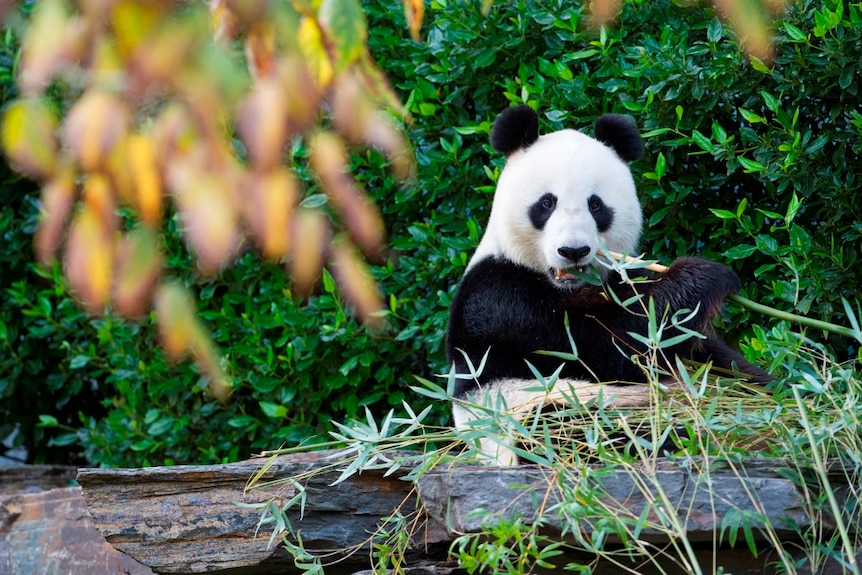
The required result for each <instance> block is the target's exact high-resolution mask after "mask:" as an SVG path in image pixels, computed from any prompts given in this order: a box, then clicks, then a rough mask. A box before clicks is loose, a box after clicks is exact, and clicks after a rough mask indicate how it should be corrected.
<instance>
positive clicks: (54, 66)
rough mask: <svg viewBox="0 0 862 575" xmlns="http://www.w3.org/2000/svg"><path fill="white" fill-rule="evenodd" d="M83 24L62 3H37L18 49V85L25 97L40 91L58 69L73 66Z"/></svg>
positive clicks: (51, 0)
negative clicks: (19, 63) (19, 50)
mask: <svg viewBox="0 0 862 575" xmlns="http://www.w3.org/2000/svg"><path fill="white" fill-rule="evenodd" d="M86 33H87V29H86V25H85V23H84V21H83V20H81V19H80V18H74V17H72V16H71V15H70V14H69V13H68V12H67V10H66V5H65V2H63V1H62V0H40V2H39V3H38V4H36V7H35V10H34V14H33V19H32V21H31V23H30V25H29V26H28V27H27V33H26V36H25V37H24V41H23V43H22V47H21V67H20V70H21V75H20V78H19V83H20V86H21V90H22V91H23V92H24V93H25V94H32V93H34V92H36V91H39V90H42V89H44V88H45V86H47V85H48V83H49V82H50V81H51V78H53V76H54V74H56V73H57V71H58V70H60V69H62V68H64V67H65V66H67V65H69V64H73V63H75V62H77V61H78V60H79V58H80V57H81V56H82V55H83V53H84V49H85V47H86V40H87V38H86Z"/></svg>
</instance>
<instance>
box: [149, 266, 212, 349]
mask: <svg viewBox="0 0 862 575" xmlns="http://www.w3.org/2000/svg"><path fill="white" fill-rule="evenodd" d="M154 305H155V310H156V320H157V324H156V325H157V326H158V331H159V338H160V339H161V342H162V347H163V349H164V350H165V352H166V353H167V356H168V358H169V359H170V360H171V361H181V360H182V359H183V358H184V357H186V355H187V354H188V353H189V352H190V351H191V350H192V346H193V344H194V341H195V339H196V337H197V332H199V331H200V330H201V327H200V326H199V325H198V318H197V312H196V311H195V302H194V299H193V298H192V295H191V293H189V291H188V289H186V288H185V287H184V286H182V285H180V284H179V283H177V282H170V283H163V284H160V285H159V286H158V288H157V289H156V295H155V297H154Z"/></svg>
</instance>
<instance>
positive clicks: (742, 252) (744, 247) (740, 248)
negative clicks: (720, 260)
mask: <svg viewBox="0 0 862 575" xmlns="http://www.w3.org/2000/svg"><path fill="white" fill-rule="evenodd" d="M756 251H757V248H756V247H755V246H752V245H750V244H740V245H737V246H733V247H732V248H730V249H729V250H727V251H726V252H724V253H723V254H721V255H723V256H724V257H726V258H727V259H729V260H742V259H745V258H747V257H748V256H750V255H751V254H753V253H754V252H756Z"/></svg>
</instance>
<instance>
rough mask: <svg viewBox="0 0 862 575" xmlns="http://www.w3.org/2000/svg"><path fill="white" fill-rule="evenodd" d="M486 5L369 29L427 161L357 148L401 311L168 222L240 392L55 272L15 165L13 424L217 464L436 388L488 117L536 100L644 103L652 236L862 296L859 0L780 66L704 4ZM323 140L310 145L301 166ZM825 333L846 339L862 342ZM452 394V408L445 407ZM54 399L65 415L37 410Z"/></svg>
mask: <svg viewBox="0 0 862 575" xmlns="http://www.w3.org/2000/svg"><path fill="white" fill-rule="evenodd" d="M481 4H482V3H481V2H467V3H464V2H444V1H441V0H435V1H432V2H431V3H430V4H428V8H429V9H428V11H427V13H426V24H425V26H424V28H423V37H424V42H422V43H415V42H413V41H411V40H410V39H409V38H408V37H407V33H406V31H405V28H404V24H403V14H402V13H401V11H402V4H401V3H400V2H394V1H391V2H386V3H378V2H373V3H372V2H368V3H366V10H367V13H368V16H369V29H370V40H369V43H370V48H371V51H372V54H373V55H374V57H375V58H376V59H377V61H378V63H379V64H380V65H381V66H382V67H383V69H384V70H385V71H386V73H387V74H388V75H389V78H390V81H391V82H392V84H393V86H394V87H395V88H396V91H397V92H398V93H399V94H400V95H401V97H402V99H403V101H405V102H406V104H407V107H408V109H409V111H410V112H411V114H412V115H413V121H412V123H411V124H410V125H409V134H410V138H411V141H412V142H413V145H414V147H415V150H416V155H417V159H418V163H419V174H418V178H417V180H416V182H415V183H414V184H412V185H409V186H406V187H399V186H397V185H396V184H395V182H393V180H392V178H391V177H390V176H389V175H388V174H387V172H386V170H385V166H384V160H383V158H382V156H380V154H378V153H376V152H373V151H369V152H364V153H358V154H356V155H355V156H354V158H353V164H354V170H355V173H357V174H358V177H359V179H360V180H361V181H362V182H363V184H364V185H365V186H366V187H367V188H368V189H369V190H370V191H371V192H372V193H373V195H374V197H375V198H376V199H377V201H378V203H379V205H380V206H381V208H382V210H383V213H384V217H385V221H386V225H387V229H388V233H389V237H390V245H391V246H392V248H393V253H392V257H391V258H390V261H389V263H388V264H387V265H386V266H384V267H380V268H377V269H375V275H376V276H377V279H378V280H379V282H380V286H381V289H382V290H383V292H384V294H385V297H386V298H387V302H388V303H389V306H390V312H391V314H390V317H389V326H388V328H387V329H386V330H385V331H384V332H383V333H380V334H372V333H369V332H367V331H365V330H363V329H361V328H359V327H358V326H357V325H356V322H355V321H354V320H353V319H352V318H351V316H350V314H349V310H345V309H344V307H343V303H342V302H341V300H340V299H339V298H338V297H337V294H336V293H335V290H334V288H333V282H332V281H331V278H329V277H327V276H325V277H324V278H323V280H322V282H321V285H320V290H319V292H318V293H317V295H315V296H313V297H311V298H309V299H308V301H306V302H301V301H299V300H298V299H297V298H296V297H295V296H294V295H293V294H292V293H291V292H290V284H289V282H288V281H287V280H286V278H285V275H284V273H283V271H282V269H280V268H278V267H276V266H272V265H269V264H264V263H262V262H260V261H259V260H258V259H257V258H255V257H253V256H252V255H251V254H249V255H246V256H244V257H243V258H241V259H240V260H239V261H238V262H237V265H236V266H235V267H234V268H232V269H230V270H228V271H227V272H225V273H224V274H223V275H222V276H221V277H220V278H218V279H217V280H214V281H203V280H199V279H196V278H195V276H194V274H193V272H191V271H190V270H192V269H193V264H192V263H191V261H190V259H189V257H188V255H187V253H186V251H185V249H184V248H183V246H182V243H181V242H180V241H179V239H178V238H177V237H176V235H175V234H173V235H170V236H169V237H168V238H167V246H168V251H169V253H170V256H169V259H170V263H169V266H170V268H171V270H172V273H173V274H174V275H176V276H178V277H183V278H189V279H188V281H189V283H190V285H191V286H192V287H193V290H194V292H195V293H196V294H197V295H198V298H199V307H200V312H201V314H202V316H203V317H204V318H205V320H206V323H207V325H208V326H209V327H210V328H211V329H212V330H213V331H214V334H215V338H216V341H217V343H218V345H219V346H220V349H221V350H222V352H223V353H224V354H225V357H226V361H227V362H228V364H229V369H230V371H231V373H232V374H233V375H234V377H235V379H236V382H237V383H238V384H239V389H238V391H237V393H236V394H235V396H234V400H233V401H232V403H230V404H229V405H228V406H227V407H221V406H218V405H217V404H215V403H213V402H212V401H210V400H209V399H208V398H207V397H206V395H205V394H204V393H203V385H202V384H201V383H200V382H198V381H197V377H198V376H197V375H196V374H195V372H194V370H193V369H192V368H191V367H190V366H188V365H180V366H172V365H169V364H168V363H166V361H165V359H164V358H163V356H162V354H161V353H160V352H159V351H158V348H157V344H156V342H155V337H154V329H153V326H152V324H151V323H150V322H149V321H146V322H144V323H143V324H142V325H133V324H126V323H122V322H120V321H119V320H116V319H112V318H107V319H100V320H92V319H88V318H86V317H85V316H84V315H83V314H82V313H81V312H80V311H79V310H77V308H75V307H74V306H73V305H72V304H71V303H70V302H69V300H68V299H66V297H65V294H64V291H63V288H62V284H59V283H57V282H56V281H55V280H56V277H57V275H58V272H57V271H56V270H55V271H54V272H53V273H48V274H45V273H39V272H37V271H36V270H35V268H34V267H33V266H32V265H31V264H30V263H29V262H30V261H31V259H32V256H31V250H30V234H31V233H32V229H33V226H34V222H35V214H36V204H35V198H36V192H35V191H34V190H33V189H32V187H31V186H29V185H28V184H24V183H21V182H17V181H15V180H14V179H12V178H11V177H10V176H9V175H8V174H7V173H5V172H4V174H3V186H2V188H0V200H2V202H3V205H4V206H11V207H12V210H9V209H7V210H6V211H4V212H3V214H2V215H0V236H2V238H3V240H4V241H5V243H6V247H5V249H4V251H3V252H2V253H0V263H2V270H3V271H2V276H0V398H2V399H0V417H2V421H3V425H2V427H0V435H3V434H4V433H5V432H7V431H8V430H9V426H10V425H14V424H16V423H17V424H20V434H19V440H20V441H22V442H24V443H25V444H26V445H27V447H28V448H29V449H30V453H31V456H32V457H33V458H34V459H35V460H40V461H63V460H64V459H66V458H68V457H70V456H72V457H75V456H77V457H81V458H83V459H84V460H86V461H87V462H89V463H90V464H101V465H147V464H162V463H184V462H201V463H208V462H217V461H227V460H235V459H238V458H242V457H245V456H247V455H248V454H249V453H250V452H252V451H254V450H259V449H265V448H273V447H278V446H279V445H282V444H294V443H296V442H298V441H301V440H304V439H307V438H309V437H312V436H314V435H319V434H322V433H324V432H325V431H326V430H327V429H329V428H330V420H331V419H333V418H335V419H343V418H345V417H352V416H356V415H360V416H361V414H362V412H363V410H364V407H365V406H368V407H369V408H370V409H372V410H374V411H377V412H380V411H382V410H384V409H388V408H389V407H390V406H394V407H397V406H399V405H400V402H401V400H402V399H405V398H408V399H409V400H410V401H411V402H415V403H417V404H419V403H421V401H420V400H419V399H417V398H416V397H412V396H410V394H409V393H408V391H407V385H408V384H409V383H410V382H411V381H412V375H414V374H415V375H420V376H423V377H432V376H433V374H434V373H435V372H440V371H442V370H443V369H445V365H444V362H445V359H444V353H443V345H442V344H443V338H444V333H445V326H446V316H447V310H448V304H449V301H450V300H451V297H452V294H453V291H454V288H455V286H456V284H457V281H458V279H459V277H460V275H461V273H462V272H463V268H464V266H465V264H466V262H467V260H468V259H469V256H470V254H471V252H472V250H473V248H474V246H475V245H476V243H477V241H478V238H479V237H480V236H481V229H482V226H483V225H484V223H485V218H486V217H487V214H488V210H489V207H490V202H491V194H492V192H493V180H494V177H495V176H496V174H497V173H498V170H499V168H500V166H501V165H502V158H500V157H499V156H498V155H496V154H493V153H491V151H490V149H489V147H488V145H487V136H488V132H489V130H490V125H491V121H492V120H493V118H494V117H495V115H496V114H497V113H499V111H500V110H502V109H503V108H504V107H506V106H508V105H510V104H511V103H515V102H522V101H527V102H529V103H530V104H532V105H535V106H536V108H537V109H538V110H539V112H540V115H541V117H542V123H543V126H542V128H543V130H545V131H548V130H553V129H558V128H562V127H574V128H578V129H584V130H586V131H588V132H589V131H591V125H592V122H593V121H594V119H595V118H596V117H597V116H598V115H600V114H602V113H604V112H624V113H629V114H632V115H633V116H634V117H635V119H636V121H637V123H638V125H639V126H640V127H641V129H642V130H643V132H644V133H645V134H646V135H647V138H646V147H647V154H646V156H645V158H644V159H643V160H641V161H639V162H637V163H636V164H635V166H634V169H635V171H636V173H637V174H636V177H637V180H638V182H639V183H640V186H639V187H640V193H641V198H642V203H643V204H644V209H645V214H646V222H647V226H646V231H645V234H644V237H643V241H642V249H643V250H644V251H645V252H646V253H647V254H649V255H650V256H651V257H655V258H659V259H661V260H663V261H670V260H671V259H673V258H674V257H677V256H680V255H683V254H695V253H699V254H701V255H703V256H705V257H708V258H712V259H716V260H720V261H724V262H726V263H728V264H729V265H731V266H733V267H734V269H736V271H737V272H738V273H739V274H740V276H741V277H742V279H743V284H744V295H746V296H748V297H750V298H752V299H754V300H757V301H761V302H763V303H766V304H769V305H774V306H776V307H779V308H782V309H786V310H788V311H794V310H795V311H799V312H804V313H807V314H810V315H812V316H815V317H820V318H823V319H828V320H831V321H835V322H839V323H841V322H844V321H845V318H843V317H842V313H843V308H842V304H841V297H842V296H843V297H847V298H850V299H855V298H856V297H857V295H856V292H857V289H858V286H859V285H860V279H862V277H860V272H859V270H858V268H857V259H858V246H859V236H860V231H862V223H860V222H862V194H858V193H857V192H858V189H859V188H860V183H859V178H860V172H859V169H858V166H859V162H860V155H862V115H860V110H862V106H860V103H859V94H858V91H857V90H858V88H857V86H858V83H859V79H858V77H857V76H858V72H857V68H858V64H859V62H860V58H862V55H860V54H862V52H860V50H862V38H860V35H862V21H860V15H859V13H860V9H859V4H858V3H857V4H853V5H848V6H847V7H845V8H844V9H843V10H842V3H840V2H831V1H826V2H822V3H821V2H804V1H803V2H797V3H795V4H794V5H793V6H792V8H791V11H790V12H789V13H788V15H787V16H786V18H785V19H784V20H783V22H782V23H780V24H779V26H778V28H777V30H776V32H777V35H778V42H779V43H778V45H777V56H776V59H775V65H774V67H773V68H771V69H768V68H766V67H764V66H763V65H760V64H756V63H755V64H752V63H750V62H749V61H748V60H747V59H746V58H745V57H744V56H743V55H741V54H740V52H739V50H738V48H737V46H736V45H735V43H734V42H733V41H732V35H731V33H730V32H729V31H728V30H727V29H726V28H725V27H723V26H722V24H721V23H720V22H719V20H718V19H716V18H715V17H714V16H713V15H712V14H711V13H710V12H709V11H708V10H706V9H703V8H694V7H680V6H677V5H675V4H674V3H671V2H647V1H645V0H641V1H630V2H627V3H626V4H625V7H624V11H623V13H622V14H621V15H620V18H619V23H618V25H617V26H616V27H614V28H612V29H608V30H606V31H604V32H601V33H600V32H598V31H593V30H589V29H587V28H586V27H585V26H584V17H583V16H582V14H581V10H580V8H578V7H575V6H573V5H571V3H563V4H561V5H560V6H561V7H559V8H548V7H545V6H544V5H542V4H539V3H534V2H518V3H507V2H498V3H494V5H493V7H492V9H491V12H490V14H489V15H488V16H487V17H485V16H483V15H482V14H481ZM7 38H8V37H7ZM5 49H6V53H5V57H6V59H3V60H0V67H1V66H6V68H5V71H6V72H7V73H8V69H9V67H11V64H12V60H11V59H10V58H8V56H9V53H10V45H9V44H8V42H7V46H6V48H5ZM4 82H5V84H4V86H5V87H4V89H5V90H8V89H9V80H8V76H7V77H6V78H5V79H4ZM303 156H304V150H303V149H302V148H301V147H300V148H299V149H298V150H297V154H296V161H297V167H298V168H299V170H298V171H299V172H300V173H302V160H303ZM309 186H311V189H310V193H311V194H312V197H310V198H309V200H308V201H312V202H313V201H316V199H317V198H318V196H314V195H313V194H314V193H315V192H316V190H315V189H314V187H313V184H312V183H311V182H309ZM724 319H725V321H724V325H723V326H722V329H723V331H724V332H725V333H727V334H728V336H729V338H731V339H734V338H742V340H743V342H750V343H749V345H745V346H744V347H745V348H746V352H747V353H748V354H750V355H751V356H752V357H755V358H756V357H757V356H758V354H759V353H765V355H766V359H768V357H769V353H768V350H765V351H764V350H762V348H763V347H764V344H763V342H762V341H760V340H758V339H752V338H753V337H754V333H755V332H754V329H753V326H754V325H755V324H757V323H761V322H762V323H763V324H764V325H771V323H770V320H769V319H768V318H763V317H759V316H752V314H751V313H750V312H748V311H746V310H743V309H738V308H733V307H730V308H729V309H728V310H727V313H726V314H725V318H724ZM809 335H810V336H812V337H815V338H817V339H819V340H821V341H824V342H825V343H826V345H827V346H829V347H830V348H831V350H832V351H833V352H834V353H835V354H836V355H837V356H838V358H839V359H842V360H843V359H848V358H855V357H856V355H857V353H858V350H857V349H856V347H854V346H853V345H851V342H848V341H845V340H843V339H840V338H837V337H835V336H830V337H828V338H827V337H825V336H824V334H819V333H810V334H809ZM438 413H439V419H440V421H441V422H443V421H445V420H446V418H447V415H446V406H439V411H438ZM40 414H44V415H48V416H52V417H55V418H56V419H57V425H56V426H53V427H48V428H39V427H37V426H35V425H34V424H35V421H37V418H38V415H40ZM45 421H46V422H47V423H49V424H53V421H52V420H51V419H50V418H49V419H46V420H45Z"/></svg>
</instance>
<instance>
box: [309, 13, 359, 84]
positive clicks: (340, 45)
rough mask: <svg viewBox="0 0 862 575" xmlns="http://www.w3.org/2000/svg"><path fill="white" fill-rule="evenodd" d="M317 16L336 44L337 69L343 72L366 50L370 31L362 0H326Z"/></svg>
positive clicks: (334, 44)
mask: <svg viewBox="0 0 862 575" xmlns="http://www.w3.org/2000/svg"><path fill="white" fill-rule="evenodd" d="M317 18H318V21H319V22H320V26H321V28H322V29H323V30H324V31H325V32H326V34H327V36H328V38H327V39H328V41H329V42H330V43H331V45H332V46H334V47H335V63H336V64H335V72H336V73H338V72H342V71H344V69H346V68H347V67H348V66H349V65H350V64H352V63H353V62H355V61H356V60H358V59H359V58H360V57H361V56H362V54H363V53H364V51H365V41H366V39H367V37H368V32H367V30H366V25H365V12H364V11H363V10H362V5H361V4H360V3H359V0H323V1H322V2H321V4H320V9H319V10H318V12H317Z"/></svg>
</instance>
